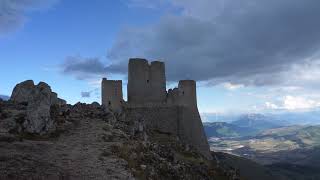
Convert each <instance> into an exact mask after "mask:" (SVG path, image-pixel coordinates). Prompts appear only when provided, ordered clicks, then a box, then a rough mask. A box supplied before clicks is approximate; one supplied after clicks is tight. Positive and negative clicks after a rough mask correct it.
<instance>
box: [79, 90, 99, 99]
mask: <svg viewBox="0 0 320 180" xmlns="http://www.w3.org/2000/svg"><path fill="white" fill-rule="evenodd" d="M99 89H100V88H95V89H93V90H90V91H82V92H81V97H83V98H90V97H91V96H92V93H93V95H96V96H98V95H99V94H100V93H99Z"/></svg>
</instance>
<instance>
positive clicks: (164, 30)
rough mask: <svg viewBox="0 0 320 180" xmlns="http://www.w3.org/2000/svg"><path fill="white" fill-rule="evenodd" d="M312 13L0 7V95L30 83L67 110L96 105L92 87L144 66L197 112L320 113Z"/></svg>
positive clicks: (271, 8) (178, 1)
mask: <svg viewBox="0 0 320 180" xmlns="http://www.w3.org/2000/svg"><path fill="white" fill-rule="evenodd" d="M319 6H320V3H319V1H317V0H310V1H308V2H307V3H303V2H302V1H298V0H283V1H281V2H279V1H276V0H271V1H268V2H261V1H248V0H239V1H237V2H234V1H231V0H199V1H192V0H185V1H182V0H172V1H169V0H154V1H147V0H92V1H90V2H89V1H84V0H79V1H71V0H43V1H40V0H0V59H1V71H0V94H4V95H10V94H11V91H12V89H13V87H14V85H15V84H16V83H18V82H21V81H24V80H26V79H33V80H34V81H35V82H36V83H37V82H39V81H45V82H47V83H48V84H49V85H51V87H52V89H53V90H54V91H56V92H57V93H58V94H59V96H60V97H61V98H64V99H66V100H67V101H68V102H69V103H72V104H73V103H76V102H78V101H81V102H88V103H89V102H93V101H98V102H100V86H99V81H100V78H101V77H104V76H107V77H108V78H109V79H123V80H124V82H125V81H126V64H127V61H128V58H130V57H144V58H147V59H150V60H158V59H160V60H163V61H165V62H166V68H167V79H168V87H173V86H175V85H176V83H177V81H178V80H179V79H195V80H197V82H198V89H197V90H198V105H199V109H200V111H201V112H209V113H210V112H237V113H239V112H270V111H278V110H286V111H302V110H310V109H314V108H318V107H319V105H320V93H319V92H318V88H319V87H320V86H319V85H320V78H319V77H320V76H319V75H320V63H319V62H320V61H319V58H318V57H319V56H318V55H319V52H320V48H319V47H320V23H319V21H318V19H319V17H320V13H319V12H318V10H317V8H315V7H319ZM123 88H124V95H125V96H126V93H125V91H126V84H125V83H124V87H123ZM84 94H86V95H90V96H89V97H83V96H82V95H84Z"/></svg>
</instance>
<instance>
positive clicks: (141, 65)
mask: <svg viewBox="0 0 320 180" xmlns="http://www.w3.org/2000/svg"><path fill="white" fill-rule="evenodd" d="M127 92H128V103H129V104H146V103H154V104H162V103H165V100H166V77H165V66H164V63H163V62H159V61H153V62H151V64H150V65H149V63H148V61H147V60H145V59H130V60H129V65H128V86H127Z"/></svg>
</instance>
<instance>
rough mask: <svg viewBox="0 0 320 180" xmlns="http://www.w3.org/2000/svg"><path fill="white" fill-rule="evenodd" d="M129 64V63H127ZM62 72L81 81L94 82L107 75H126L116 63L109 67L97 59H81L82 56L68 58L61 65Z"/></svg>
mask: <svg viewBox="0 0 320 180" xmlns="http://www.w3.org/2000/svg"><path fill="white" fill-rule="evenodd" d="M126 63H127V62H126ZM60 69H61V72H62V73H63V74H66V75H71V76H74V77H75V78H76V79H79V80H89V79H91V80H93V82H96V81H97V78H101V77H105V76H106V73H109V74H111V73H115V74H117V73H122V74H123V73H124V71H123V69H122V68H121V66H118V65H117V64H116V63H114V64H113V65H112V66H108V65H107V64H106V63H103V62H102V61H101V60H100V58H97V57H81V56H68V57H66V59H65V60H64V62H63V63H62V64H61V65H60Z"/></svg>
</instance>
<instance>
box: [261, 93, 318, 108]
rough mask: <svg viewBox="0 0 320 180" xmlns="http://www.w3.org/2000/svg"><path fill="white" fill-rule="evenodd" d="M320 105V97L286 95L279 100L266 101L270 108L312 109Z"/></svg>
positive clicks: (266, 106) (266, 105) (267, 106)
mask: <svg viewBox="0 0 320 180" xmlns="http://www.w3.org/2000/svg"><path fill="white" fill-rule="evenodd" d="M318 107H320V99H319V98H308V97H304V96H292V95H286V96H284V97H283V98H282V100H281V101H279V102H265V108H266V109H270V110H289V111H297V110H311V109H315V108H318Z"/></svg>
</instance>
